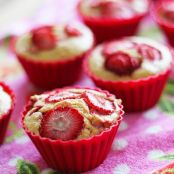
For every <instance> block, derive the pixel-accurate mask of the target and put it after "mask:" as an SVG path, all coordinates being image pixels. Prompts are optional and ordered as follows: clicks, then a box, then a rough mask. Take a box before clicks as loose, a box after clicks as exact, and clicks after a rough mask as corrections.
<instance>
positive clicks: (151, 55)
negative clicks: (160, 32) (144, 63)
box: [137, 44, 162, 60]
mask: <svg viewBox="0 0 174 174" xmlns="http://www.w3.org/2000/svg"><path fill="white" fill-rule="evenodd" d="M137 49H138V52H139V53H140V54H141V55H142V57H143V58H145V59H149V60H160V59H161V58H162V55H161V52H160V50H157V49H156V48H154V47H152V46H149V45H147V44H140V45H138V46H137Z"/></svg>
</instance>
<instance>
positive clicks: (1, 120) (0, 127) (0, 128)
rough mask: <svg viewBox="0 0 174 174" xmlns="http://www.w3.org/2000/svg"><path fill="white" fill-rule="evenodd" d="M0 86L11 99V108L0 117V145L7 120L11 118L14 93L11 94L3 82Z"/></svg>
mask: <svg viewBox="0 0 174 174" xmlns="http://www.w3.org/2000/svg"><path fill="white" fill-rule="evenodd" d="M0 86H2V88H3V90H4V91H5V92H7V93H8V94H9V95H10V97H11V99H12V104H11V108H10V109H9V110H8V112H7V113H5V114H3V115H1V116H0V144H2V143H3V141H4V138H5V133H6V131H7V127H8V123H9V120H10V117H11V113H12V111H13V109H14V105H15V96H14V93H13V92H12V90H11V89H10V88H9V87H8V86H7V85H6V84H4V83H3V82H0Z"/></svg>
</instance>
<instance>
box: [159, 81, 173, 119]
mask: <svg viewBox="0 0 174 174" xmlns="http://www.w3.org/2000/svg"><path fill="white" fill-rule="evenodd" d="M158 104H159V108H160V109H161V110H162V111H163V112H165V113H167V115H169V116H174V82H172V81H169V82H168V83H167V85H166V87H165V89H164V93H163V95H162V97H161V99H160V101H159V103H158Z"/></svg>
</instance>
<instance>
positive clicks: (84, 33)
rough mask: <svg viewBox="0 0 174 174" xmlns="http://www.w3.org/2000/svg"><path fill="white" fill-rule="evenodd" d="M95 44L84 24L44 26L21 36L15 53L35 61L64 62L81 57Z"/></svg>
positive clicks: (17, 41)
mask: <svg viewBox="0 0 174 174" xmlns="http://www.w3.org/2000/svg"><path fill="white" fill-rule="evenodd" d="M93 42H94V40H93V35H92V33H91V31H90V30H89V29H88V28H87V27H86V26H84V25H82V24H78V23H76V24H71V25H69V24H62V25H57V26H43V27H39V28H36V29H33V30H32V31H30V32H28V33H25V34H23V35H21V36H19V37H18V38H17V40H16V44H15V51H16V53H17V54H18V55H21V56H22V57H23V58H26V59H32V60H34V61H45V62H46V61H49V62H50V61H64V60H67V59H73V58H75V57H77V56H81V55H82V54H83V53H85V52H86V51H88V50H89V49H90V48H91V47H92V46H93Z"/></svg>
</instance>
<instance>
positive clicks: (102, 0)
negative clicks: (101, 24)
mask: <svg viewBox="0 0 174 174" xmlns="http://www.w3.org/2000/svg"><path fill="white" fill-rule="evenodd" d="M130 3H131V2H129V3H127V2H125V1H112V0H111V1H106V0H95V1H94V2H92V3H91V7H93V8H98V9H100V13H101V15H102V16H103V17H105V16H107V17H108V16H109V17H113V16H115V17H117V18H123V17H127V16H130V15H132V13H134V9H133V8H132V7H131V6H130Z"/></svg>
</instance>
